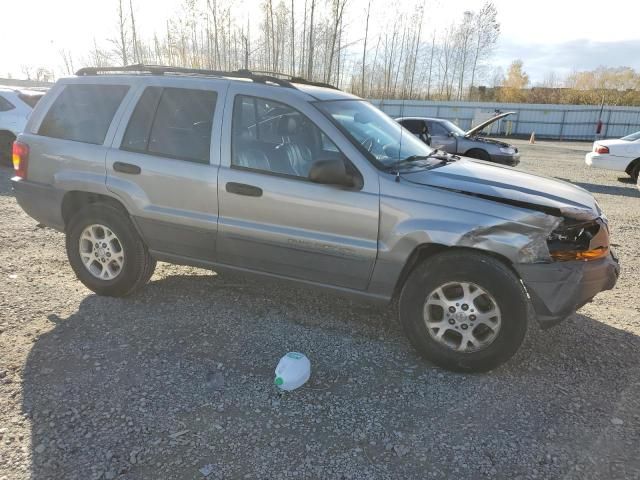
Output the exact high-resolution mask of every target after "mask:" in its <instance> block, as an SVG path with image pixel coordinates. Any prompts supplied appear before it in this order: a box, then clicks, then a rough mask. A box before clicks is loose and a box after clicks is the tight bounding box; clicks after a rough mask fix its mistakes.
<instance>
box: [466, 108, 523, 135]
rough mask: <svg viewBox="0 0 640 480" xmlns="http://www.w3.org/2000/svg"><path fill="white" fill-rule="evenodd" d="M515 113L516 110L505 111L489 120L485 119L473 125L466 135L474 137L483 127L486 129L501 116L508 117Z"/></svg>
mask: <svg viewBox="0 0 640 480" xmlns="http://www.w3.org/2000/svg"><path fill="white" fill-rule="evenodd" d="M514 113H516V112H505V113H501V114H500V115H496V116H495V117H491V118H490V119H489V120H485V121H484V122H482V123H481V124H480V125H477V126H475V127H473V128H472V129H471V130H468V131H467V132H466V133H465V134H464V136H465V137H473V136H474V135H477V134H478V133H479V132H480V131H482V129H484V128H486V127H488V126H489V125H491V124H492V123H493V122H497V121H498V120H500V119H501V118H504V117H507V116H509V115H513V114H514Z"/></svg>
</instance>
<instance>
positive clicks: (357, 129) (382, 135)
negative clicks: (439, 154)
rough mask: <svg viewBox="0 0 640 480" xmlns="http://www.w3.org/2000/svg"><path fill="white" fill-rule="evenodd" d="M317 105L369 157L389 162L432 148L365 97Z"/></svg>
mask: <svg viewBox="0 0 640 480" xmlns="http://www.w3.org/2000/svg"><path fill="white" fill-rule="evenodd" d="M315 105H316V106H317V107H318V108H319V109H320V110H321V111H322V112H324V113H325V114H327V115H328V116H329V117H330V118H331V119H332V120H333V121H334V123H336V124H337V125H338V126H339V127H340V129H341V130H342V131H343V132H344V133H345V134H346V135H347V136H348V137H349V138H350V140H352V141H353V142H354V143H355V144H358V145H359V147H360V149H361V150H364V151H365V152H366V154H367V155H368V156H369V158H370V159H372V160H374V161H377V162H378V163H379V164H382V166H383V167H386V166H389V165H391V164H392V163H394V162H397V161H398V160H402V159H405V158H408V157H411V156H414V155H415V156H418V157H420V156H424V155H429V154H430V153H431V152H432V151H433V150H432V149H431V148H430V147H429V146H428V145H427V144H426V143H424V142H422V141H421V140H419V139H418V138H416V137H415V136H414V135H413V134H412V133H411V132H409V130H406V129H405V128H403V127H402V126H401V125H400V124H399V123H397V122H396V121H395V120H393V119H392V118H390V117H389V116H387V115H386V114H385V113H382V112H381V111H380V110H378V109H377V108H376V107H374V106H373V105H371V104H370V103H369V102H366V101H365V100H333V101H328V102H317V103H315Z"/></svg>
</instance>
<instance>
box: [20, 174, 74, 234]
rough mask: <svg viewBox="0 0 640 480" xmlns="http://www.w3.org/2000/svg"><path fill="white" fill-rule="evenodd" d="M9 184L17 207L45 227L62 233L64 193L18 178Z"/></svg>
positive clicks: (48, 186)
mask: <svg viewBox="0 0 640 480" xmlns="http://www.w3.org/2000/svg"><path fill="white" fill-rule="evenodd" d="M11 184H12V186H13V191H14V193H15V196H16V200H17V201H18V205H20V206H21V207H22V209H23V210H24V211H25V212H27V215H29V216H30V217H32V218H34V219H35V220H37V221H38V222H40V223H41V224H43V225H46V226H47V227H52V228H55V229H56V230H60V231H64V220H63V218H62V199H63V197H64V194H65V192H64V191H62V190H59V189H57V188H55V187H52V186H51V185H46V184H43V183H38V182H32V181H29V180H24V179H22V178H19V177H13V178H12V179H11Z"/></svg>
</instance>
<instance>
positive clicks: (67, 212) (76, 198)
mask: <svg viewBox="0 0 640 480" xmlns="http://www.w3.org/2000/svg"><path fill="white" fill-rule="evenodd" d="M94 203H105V204H108V205H110V206H112V207H114V208H116V209H118V210H120V211H121V212H122V213H123V214H125V215H127V216H129V213H128V212H127V209H126V208H125V206H124V205H123V204H122V203H121V202H120V201H119V200H116V199H115V198H113V197H109V196H108V195H102V194H100V193H91V192H84V191H81V190H71V191H69V192H67V193H65V195H64V197H63V199H62V206H61V209H62V219H63V221H64V225H65V230H66V227H67V225H68V224H69V220H71V218H72V217H73V215H74V214H75V213H76V212H78V211H79V210H81V209H82V208H83V207H85V206H86V205H91V204H94Z"/></svg>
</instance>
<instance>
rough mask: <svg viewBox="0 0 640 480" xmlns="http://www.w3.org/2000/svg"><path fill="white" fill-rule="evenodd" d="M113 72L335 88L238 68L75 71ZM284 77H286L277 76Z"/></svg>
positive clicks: (85, 73)
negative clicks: (239, 79) (228, 69)
mask: <svg viewBox="0 0 640 480" xmlns="http://www.w3.org/2000/svg"><path fill="white" fill-rule="evenodd" d="M115 72H128V73H149V74H152V75H165V74H167V73H168V74H177V75H194V76H197V75H202V76H207V77H231V78H245V79H248V80H251V81H253V82H256V83H264V84H268V83H272V84H275V85H279V86H281V87H286V88H295V87H294V86H293V85H292V83H300V84H304V85H315V86H318V87H326V88H333V89H336V87H334V86H333V85H329V84H326V83H321V82H311V81H309V80H305V79H304V78H301V77H294V76H291V75H286V74H283V73H274V72H262V71H256V72H251V71H250V70H246V69H240V70H233V71H228V72H227V71H223V70H206V69H201V68H186V67H171V66H166V65H147V64H142V63H138V64H135V65H125V66H122V67H84V68H81V69H80V70H78V71H77V72H76V75H77V76H79V77H84V76H89V75H98V74H101V73H115ZM278 77H286V78H278Z"/></svg>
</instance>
